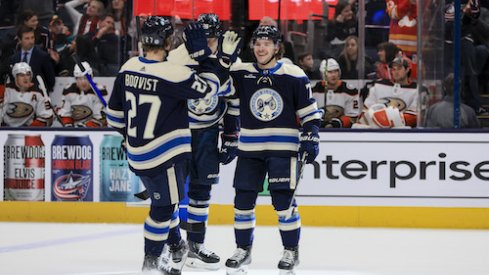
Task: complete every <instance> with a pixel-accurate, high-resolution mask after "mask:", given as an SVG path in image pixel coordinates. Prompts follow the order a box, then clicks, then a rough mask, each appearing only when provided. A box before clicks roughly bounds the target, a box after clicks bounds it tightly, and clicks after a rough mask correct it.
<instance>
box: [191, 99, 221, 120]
mask: <svg viewBox="0 0 489 275" xmlns="http://www.w3.org/2000/svg"><path fill="white" fill-rule="evenodd" d="M218 102H219V99H218V97H217V96H213V97H211V98H209V99H204V98H199V99H190V100H189V101H188V103H187V105H188V109H189V110H190V111H191V112H192V113H194V114H196V115H202V114H206V113H210V112H212V111H214V110H215V109H216V107H217V104H218Z"/></svg>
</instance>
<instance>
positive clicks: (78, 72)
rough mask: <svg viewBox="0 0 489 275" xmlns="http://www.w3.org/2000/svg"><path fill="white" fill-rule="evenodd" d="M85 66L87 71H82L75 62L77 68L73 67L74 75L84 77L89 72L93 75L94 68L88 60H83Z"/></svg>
mask: <svg viewBox="0 0 489 275" xmlns="http://www.w3.org/2000/svg"><path fill="white" fill-rule="evenodd" d="M82 65H83V67H84V68H85V71H82V69H81V68H80V67H78V64H75V68H74V69H73V76H74V77H84V76H85V75H87V74H89V75H90V76H93V70H92V67H91V66H90V64H88V62H87V61H83V62H82Z"/></svg>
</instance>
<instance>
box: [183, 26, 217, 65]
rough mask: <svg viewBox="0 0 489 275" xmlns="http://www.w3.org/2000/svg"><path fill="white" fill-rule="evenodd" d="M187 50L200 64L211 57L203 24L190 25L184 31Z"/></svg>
mask: <svg viewBox="0 0 489 275" xmlns="http://www.w3.org/2000/svg"><path fill="white" fill-rule="evenodd" d="M184 34H185V35H184V40H185V48H187V51H188V53H189V55H190V57H192V58H193V59H194V60H195V61H197V62H200V61H202V60H204V59H206V58H207V57H209V55H211V53H212V52H211V49H210V48H209V46H208V45H207V37H206V36H205V30H204V28H202V24H201V23H190V24H189V25H187V27H186V28H185V30H184Z"/></svg>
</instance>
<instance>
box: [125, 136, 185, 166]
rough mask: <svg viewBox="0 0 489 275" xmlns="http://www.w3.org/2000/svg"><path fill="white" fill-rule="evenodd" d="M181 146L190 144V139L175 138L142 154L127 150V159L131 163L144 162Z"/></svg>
mask: <svg viewBox="0 0 489 275" xmlns="http://www.w3.org/2000/svg"><path fill="white" fill-rule="evenodd" d="M183 144H190V137H177V138H175V139H172V140H169V141H167V142H165V143H163V144H161V145H160V146H158V147H156V148H154V149H153V150H151V151H149V152H145V153H142V154H134V153H132V152H131V151H130V150H128V152H127V157H128V158H130V159H131V160H132V161H146V160H150V159H154V158H156V157H158V156H160V155H163V154H165V153H166V152H167V151H169V150H171V149H172V148H175V147H178V146H181V145H183Z"/></svg>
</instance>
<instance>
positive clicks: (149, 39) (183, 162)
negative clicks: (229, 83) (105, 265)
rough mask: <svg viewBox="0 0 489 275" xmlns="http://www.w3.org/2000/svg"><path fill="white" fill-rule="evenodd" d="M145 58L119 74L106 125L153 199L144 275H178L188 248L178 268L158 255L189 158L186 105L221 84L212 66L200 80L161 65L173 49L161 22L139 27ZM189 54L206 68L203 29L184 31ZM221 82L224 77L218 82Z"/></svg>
mask: <svg viewBox="0 0 489 275" xmlns="http://www.w3.org/2000/svg"><path fill="white" fill-rule="evenodd" d="M141 31H142V44H143V49H144V52H145V54H146V56H145V57H133V58H131V59H129V60H128V61H127V62H126V63H125V64H124V65H123V66H122V68H121V70H120V72H119V74H118V76H117V78H116V80H115V83H114V90H113V92H112V95H111V97H110V100H109V105H108V108H107V120H108V122H109V125H111V126H112V127H114V128H116V129H118V130H119V132H120V133H121V134H122V135H123V136H124V138H125V142H126V147H127V156H128V162H129V167H130V168H131V170H132V171H133V172H134V173H135V174H136V175H138V176H139V177H140V178H141V180H142V182H143V184H144V185H145V187H146V189H147V191H148V194H149V196H150V198H151V206H150V211H149V215H148V217H147V218H146V221H145V223H144V239H145V257H144V263H143V271H152V270H156V271H160V272H161V273H163V274H180V273H181V268H182V267H183V263H185V260H186V256H187V252H188V247H187V246H186V244H185V242H183V241H182V242H180V245H179V247H178V253H177V254H178V255H179V256H180V257H181V258H180V261H179V263H180V264H181V265H179V266H177V267H171V268H170V266H169V265H162V264H161V261H160V260H161V258H160V255H161V252H162V250H163V248H164V246H165V244H166V241H167V238H168V232H169V229H170V226H172V227H173V224H175V226H176V227H177V230H178V216H175V215H173V213H174V210H175V207H176V205H177V204H178V202H179V201H180V200H181V199H183V195H184V193H183V192H184V184H185V180H186V175H187V168H188V167H187V166H188V159H189V157H190V151H191V146H190V142H191V140H190V129H189V125H188V114H187V112H188V111H187V99H190V98H207V99H210V98H211V97H212V96H213V95H214V94H215V93H217V91H218V89H219V86H220V82H219V78H218V77H217V76H216V75H215V74H214V73H213V69H214V68H215V67H213V66H202V67H206V68H207V69H206V70H203V71H201V72H200V73H199V74H198V75H197V74H196V73H194V72H193V71H192V70H191V69H189V68H187V67H185V66H179V65H176V64H171V63H169V62H166V61H165V62H164V61H163V60H164V59H165V58H166V56H167V52H168V50H169V49H170V46H171V38H172V37H171V36H172V34H173V27H172V25H171V23H170V21H169V20H167V19H164V18H163V17H157V16H151V17H148V19H147V20H146V21H145V22H144V24H143V27H142V30H141ZM185 35H186V38H187V40H186V41H185V43H186V47H187V49H188V52H189V53H190V54H191V55H192V56H193V57H194V59H195V60H197V61H198V62H201V64H203V63H205V62H206V59H208V58H207V57H208V55H209V54H210V50H209V49H208V47H207V40H206V37H205V33H204V30H203V28H202V25H201V24H190V25H189V26H188V27H187V29H186V30H185ZM222 78H225V77H222Z"/></svg>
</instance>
